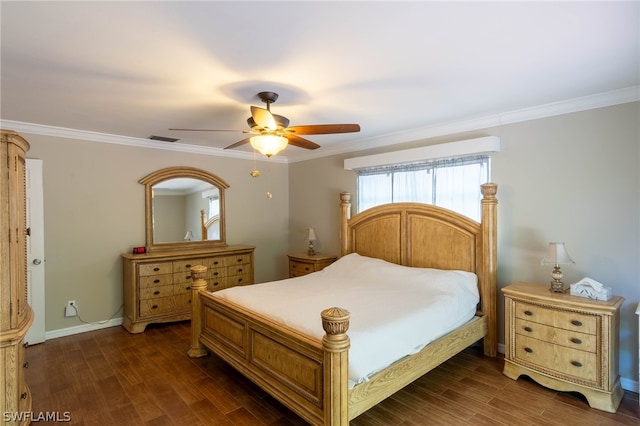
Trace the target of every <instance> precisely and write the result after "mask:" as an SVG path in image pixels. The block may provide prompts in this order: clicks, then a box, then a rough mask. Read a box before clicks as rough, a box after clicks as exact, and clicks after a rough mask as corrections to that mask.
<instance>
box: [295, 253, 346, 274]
mask: <svg viewBox="0 0 640 426" xmlns="http://www.w3.org/2000/svg"><path fill="white" fill-rule="evenodd" d="M287 256H289V278H293V277H301V276H303V275H307V274H310V273H312V272H317V271H321V270H322V269H324V267H326V266H329V265H331V264H332V263H333V262H335V261H336V259H337V257H336V256H331V255H326V254H319V253H317V254H314V255H309V254H306V253H293V254H288V255H287Z"/></svg>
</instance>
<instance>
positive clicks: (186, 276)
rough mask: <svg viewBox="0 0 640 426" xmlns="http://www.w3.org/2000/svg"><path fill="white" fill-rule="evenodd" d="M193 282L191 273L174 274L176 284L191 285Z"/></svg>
mask: <svg viewBox="0 0 640 426" xmlns="http://www.w3.org/2000/svg"><path fill="white" fill-rule="evenodd" d="M192 281H193V280H192V279H191V272H188V271H183V272H176V273H174V274H173V283H174V284H181V283H190V282H192Z"/></svg>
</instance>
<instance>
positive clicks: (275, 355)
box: [189, 266, 349, 425]
mask: <svg viewBox="0 0 640 426" xmlns="http://www.w3.org/2000/svg"><path fill="white" fill-rule="evenodd" d="M191 272H192V277H193V278H194V283H193V285H192V292H193V297H192V304H193V314H194V316H193V317H192V320H191V322H192V342H191V349H190V350H189V356H191V357H201V356H205V355H206V354H207V350H210V351H212V352H214V353H215V354H216V355H218V356H219V357H221V358H222V359H224V360H225V361H226V362H228V363H229V364H230V365H231V366H233V367H234V368H235V369H237V370H238V371H239V372H241V373H242V374H243V375H244V376H246V377H247V378H249V379H250V380H252V381H253V382H254V383H256V384H257V385H258V386H260V387H261V388H262V389H264V390H265V391H266V392H268V393H269V394H271V395H272V396H273V397H274V398H276V399H277V400H279V401H280V402H282V403H283V404H284V405H286V406H287V407H289V408H290V409H291V410H292V411H293V412H295V413H296V414H298V415H299V416H300V417H302V418H303V419H305V420H306V421H308V422H309V423H311V424H314V425H346V424H348V419H347V415H348V409H347V403H348V402H347V397H348V350H349V338H348V337H347V335H346V331H347V329H348V326H349V313H348V312H347V311H345V310H343V309H340V308H330V309H326V310H325V311H323V312H322V314H321V316H322V323H323V327H324V329H325V332H326V335H325V337H324V338H323V340H322V341H318V340H317V339H313V338H311V337H309V336H306V335H304V334H301V333H299V332H297V331H295V330H293V329H291V328H288V327H285V326H283V325H281V324H278V323H277V322H274V321H272V320H270V319H269V318H266V317H263V316H261V315H257V314H256V313H255V312H252V311H249V310H246V309H244V308H243V307H241V306H239V305H236V304H234V303H231V302H229V301H226V300H223V299H219V298H216V297H212V296H211V294H210V293H208V292H207V291H206V281H204V279H203V277H204V276H205V275H206V267H204V266H196V267H194V268H193V269H192V270H191Z"/></svg>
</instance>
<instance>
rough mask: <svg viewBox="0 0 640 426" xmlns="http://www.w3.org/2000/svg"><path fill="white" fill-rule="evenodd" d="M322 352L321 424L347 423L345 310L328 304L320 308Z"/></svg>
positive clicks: (347, 352)
mask: <svg viewBox="0 0 640 426" xmlns="http://www.w3.org/2000/svg"><path fill="white" fill-rule="evenodd" d="M321 316H322V328H323V329H324V331H325V332H326V334H325V335H324V337H323V338H322V349H323V352H324V368H323V371H324V391H323V394H324V401H323V402H324V424H325V426H346V425H348V424H349V347H350V346H351V342H350V340H349V336H347V330H348V329H349V318H350V314H349V311H347V310H346V309H342V308H328V309H325V310H324V311H322V313H321Z"/></svg>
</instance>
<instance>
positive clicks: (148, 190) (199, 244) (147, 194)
mask: <svg viewBox="0 0 640 426" xmlns="http://www.w3.org/2000/svg"><path fill="white" fill-rule="evenodd" d="M175 178H191V179H198V180H202V181H204V182H207V183H210V184H211V185H213V186H215V187H216V188H218V191H219V193H220V201H219V202H220V239H218V240H206V241H184V242H182V241H180V242H168V243H155V242H154V240H153V186H154V185H156V184H158V183H160V182H164V181H166V180H169V179H175ZM138 183H140V184H142V185H144V205H145V232H146V246H147V251H148V252H157V251H170V250H190V249H202V250H205V249H209V248H215V247H225V246H226V245H227V241H226V226H225V218H224V217H225V214H224V207H225V206H224V190H225V189H227V188H229V184H228V183H227V182H225V181H224V180H223V179H221V178H219V177H218V176H216V175H214V174H213V173H209V172H207V171H205V170H201V169H197V168H195V167H183V166H178V167H168V168H165V169H161V170H157V171H155V172H153V173H151V174H148V175H147V176H145V177H143V178H142V179H140V180H139V181H138Z"/></svg>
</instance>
